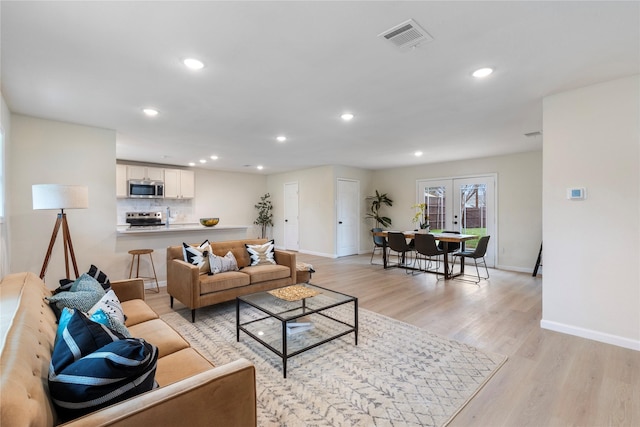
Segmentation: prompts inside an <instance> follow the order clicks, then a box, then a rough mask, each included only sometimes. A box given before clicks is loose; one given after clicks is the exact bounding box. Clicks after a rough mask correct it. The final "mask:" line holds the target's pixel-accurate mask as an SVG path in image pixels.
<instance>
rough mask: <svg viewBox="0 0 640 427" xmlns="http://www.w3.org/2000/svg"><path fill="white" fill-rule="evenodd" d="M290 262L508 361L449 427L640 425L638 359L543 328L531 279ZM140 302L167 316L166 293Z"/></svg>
mask: <svg viewBox="0 0 640 427" xmlns="http://www.w3.org/2000/svg"><path fill="white" fill-rule="evenodd" d="M298 260H299V261H304V262H308V263H311V264H313V266H314V268H315V269H316V271H317V272H316V273H315V274H314V275H313V279H312V283H315V284H318V285H320V286H324V287H327V288H330V289H334V290H338V291H341V292H344V293H347V294H350V295H354V296H356V297H358V299H359V305H360V307H361V308H365V309H368V310H372V311H375V312H377V313H381V314H384V315H386V316H389V317H393V318H395V319H398V320H402V321H404V322H407V323H410V324H413V325H416V326H419V327H422V328H424V329H427V330H429V331H430V332H433V333H437V334H440V335H443V336H446V337H448V338H450V339H455V340H458V341H461V342H464V343H467V344H470V345H473V346H475V347H477V348H480V349H483V350H487V351H492V352H496V353H501V354H504V355H506V356H508V357H509V360H508V361H507V362H506V364H505V365H504V366H503V367H502V368H501V369H500V370H499V371H498V373H497V374H496V375H495V376H494V377H493V378H492V379H491V380H490V381H489V383H488V384H487V385H486V386H485V387H484V388H483V389H482V390H481V391H480V392H479V393H478V394H477V395H476V396H475V397H474V398H473V399H472V400H471V402H470V403H469V404H468V405H467V406H466V407H465V408H464V409H463V410H462V411H461V412H460V414H458V416H457V417H456V418H455V419H454V421H453V422H452V423H451V426H452V427H460V426H616V425H617V426H640V352H637V351H633V350H627V349H623V348H619V347H615V346H611V345H607V344H602V343H598V342H595V341H590V340H586V339H582V338H578V337H573V336H570V335H564V334H560V333H556V332H551V331H548V330H544V329H541V328H540V319H541V315H542V289H541V287H542V279H541V278H539V277H538V278H534V277H531V274H525V273H513V272H507V271H500V270H494V269H490V270H489V271H490V274H491V279H490V280H489V281H483V282H481V283H480V284H479V285H475V284H472V283H466V282H461V281H455V280H454V281H447V282H444V281H436V277H435V276H433V275H431V274H420V275H416V276H411V275H407V274H405V272H404V271H403V270H400V269H389V270H383V268H382V266H379V265H375V266H372V265H370V264H369V255H360V256H351V257H344V258H339V259H329V258H323V257H315V256H309V255H305V254H298ZM378 261H379V259H378ZM147 301H148V302H149V304H150V305H151V306H152V307H153V308H154V309H155V310H156V311H157V312H159V313H160V314H163V313H167V312H170V311H171V310H172V309H171V308H169V297H168V296H167V294H166V288H161V293H160V294H153V293H151V292H148V293H147ZM174 308H175V309H180V308H184V306H183V305H181V304H180V303H179V302H176V303H175V304H174ZM196 322H197V314H196Z"/></svg>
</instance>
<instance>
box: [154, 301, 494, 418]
mask: <svg viewBox="0 0 640 427" xmlns="http://www.w3.org/2000/svg"><path fill="white" fill-rule="evenodd" d="M339 309H340V310H348V309H349V308H346V307H342V308H339ZM351 310H352V308H351ZM358 314H359V322H358V323H359V334H358V345H357V346H356V345H354V336H353V334H349V335H346V336H343V337H341V338H338V339H336V340H334V341H331V342H328V343H326V344H323V345H321V346H319V347H316V348H314V349H312V350H309V351H307V352H305V353H302V354H299V355H297V356H294V357H292V358H291V359H289V361H288V369H287V378H286V379H285V378H283V375H282V360H281V359H280V358H279V357H278V356H276V355H275V354H274V353H272V352H271V351H269V350H268V349H266V348H265V347H264V346H262V345H261V344H259V343H258V342H256V341H254V340H253V339H252V338H251V337H249V336H247V335H246V334H244V333H241V335H240V342H239V343H238V342H236V329H235V322H236V317H235V316H236V315H235V302H230V303H225V304H219V305H216V306H212V307H206V308H202V309H199V310H198V312H197V317H196V323H195V324H194V323H191V322H190V320H189V319H190V318H191V313H190V311H189V310H186V309H185V310H181V311H179V312H175V313H169V314H166V315H163V316H162V319H164V320H165V321H166V322H167V323H169V324H170V325H171V326H173V327H174V328H175V329H176V330H178V331H179V332H180V333H181V334H182V335H183V336H184V337H185V338H186V339H187V340H188V341H189V342H190V343H191V344H192V346H193V347H195V348H196V349H198V350H199V351H200V352H201V353H202V354H203V355H204V356H205V357H207V358H209V359H210V360H211V361H212V362H213V363H214V364H215V365H222V364H224V363H227V362H230V361H232V360H235V359H238V358H240V357H244V358H246V359H248V360H249V361H251V362H252V363H253V364H254V365H255V366H256V376H257V379H256V381H257V395H258V403H257V405H258V408H257V409H258V425H259V426H261V427H267V426H287V427H297V426H318V427H320V426H332V427H334V426H367V427H368V426H403V427H406V426H444V425H447V424H448V423H449V422H450V421H451V419H452V418H453V417H454V416H455V415H456V414H457V413H458V412H459V411H460V410H461V409H462V408H463V407H464V405H465V404H466V403H467V402H468V401H469V400H470V399H471V398H472V397H473V396H474V395H475V394H476V393H477V392H478V391H479V390H480V388H482V386H483V385H484V384H485V383H486V382H487V381H488V380H489V379H490V378H491V377H492V376H493V374H495V373H496V371H497V370H498V369H499V368H500V366H502V364H503V363H504V362H505V361H506V357H505V356H501V355H497V354H491V353H486V352H483V351H480V350H478V349H476V348H473V347H471V346H468V345H466V344H462V343H459V342H456V341H451V340H449V339H446V338H443V337H440V336H437V335H434V334H431V333H429V332H427V331H425V330H424V329H420V328H418V327H415V326H412V325H409V324H406V323H403V322H400V321H397V320H393V319H390V318H388V317H385V316H382V315H380V314H376V313H374V312H371V311H368V310H364V309H362V308H361V309H359V312H358ZM351 318H352V314H351ZM301 335H302V334H301Z"/></svg>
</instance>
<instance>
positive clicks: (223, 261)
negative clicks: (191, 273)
mask: <svg viewBox="0 0 640 427" xmlns="http://www.w3.org/2000/svg"><path fill="white" fill-rule="evenodd" d="M209 263H210V264H211V272H212V273H213V274H218V273H224V272H225V271H238V261H236V257H235V256H233V253H231V251H229V252H227V254H226V255H225V256H218V255H216V254H214V253H211V255H209Z"/></svg>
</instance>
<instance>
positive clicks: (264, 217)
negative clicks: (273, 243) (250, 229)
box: [253, 193, 273, 239]
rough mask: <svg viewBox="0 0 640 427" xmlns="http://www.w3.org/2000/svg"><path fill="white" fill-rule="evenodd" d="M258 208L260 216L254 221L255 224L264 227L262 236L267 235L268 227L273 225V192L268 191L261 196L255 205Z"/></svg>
mask: <svg viewBox="0 0 640 427" xmlns="http://www.w3.org/2000/svg"><path fill="white" fill-rule="evenodd" d="M255 208H256V209H257V210H258V218H256V220H255V221H253V223H254V224H256V225H259V226H260V227H261V228H262V236H261V237H262V238H263V239H265V238H266V237H267V227H268V226H270V225H271V226H273V213H272V212H271V211H272V210H273V205H272V204H271V194H269V193H267V194H265V195H264V196H262V197H260V201H259V202H258V203H257V204H256V205H255Z"/></svg>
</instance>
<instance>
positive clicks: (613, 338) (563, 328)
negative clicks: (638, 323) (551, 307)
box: [540, 319, 640, 351]
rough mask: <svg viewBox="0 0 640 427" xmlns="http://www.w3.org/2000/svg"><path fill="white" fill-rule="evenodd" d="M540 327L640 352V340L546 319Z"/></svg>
mask: <svg viewBox="0 0 640 427" xmlns="http://www.w3.org/2000/svg"><path fill="white" fill-rule="evenodd" d="M540 327H541V328H543V329H548V330H550V331H555V332H561V333H563V334H568V335H574V336H576V337H580V338H586V339H589V340H593V341H599V342H603V343H605V344H611V345H615V346H618V347H623V348H628V349H630V350H636V351H640V340H632V339H629V338H625V337H621V336H618V335H612V334H607V333H605V332H599V331H594V330H592V329H585V328H580V327H578V326H572V325H567V324H565V323H559V322H553V321H551V320H544V319H542V320H541V321H540Z"/></svg>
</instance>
